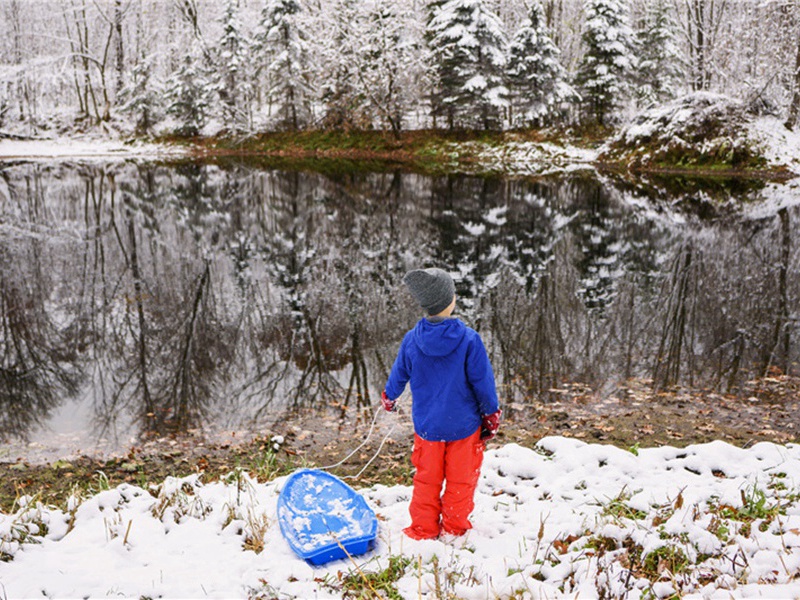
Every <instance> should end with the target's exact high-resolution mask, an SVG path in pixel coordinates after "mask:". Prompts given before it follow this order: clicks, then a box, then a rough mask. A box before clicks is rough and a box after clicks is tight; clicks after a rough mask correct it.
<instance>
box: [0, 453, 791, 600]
mask: <svg viewBox="0 0 800 600" xmlns="http://www.w3.org/2000/svg"><path fill="white" fill-rule="evenodd" d="M284 481H285V479H283V478H282V479H278V480H275V481H273V482H270V483H265V484H259V483H256V482H254V481H252V480H249V479H248V478H247V477H246V476H244V475H242V474H236V473H233V474H232V475H231V476H229V477H228V478H226V479H225V480H222V481H216V482H207V483H202V482H201V481H200V479H199V476H192V477H189V478H186V479H182V480H177V479H168V480H167V481H165V482H164V483H163V485H162V486H161V488H160V490H159V491H157V492H154V493H155V495H153V494H151V493H150V491H146V490H144V489H141V488H138V487H134V486H131V485H122V486H120V487H117V488H115V489H108V490H105V491H101V492H99V493H97V494H96V495H94V496H91V497H88V498H85V499H83V500H80V499H78V498H75V499H74V500H73V501H71V502H70V503H69V506H64V507H60V508H48V507H43V506H40V505H37V504H35V503H30V504H28V505H27V506H24V507H22V508H20V510H19V511H17V512H16V513H14V514H12V515H0V539H2V544H0V553H2V556H3V558H4V559H8V562H2V563H0V597H3V598H6V597H7V598H33V597H38V598H42V597H49V598H77V597H93V598H99V597H126V598H127V597H134V598H137V597H148V598H156V597H164V598H202V597H210V598H245V597H248V596H250V597H259V598H303V599H307V598H339V597H342V595H343V593H344V592H343V586H344V585H346V584H348V583H350V584H352V585H358V584H359V582H362V581H363V580H364V579H368V578H369V577H370V576H371V574H374V573H378V572H381V571H384V570H386V569H387V568H388V567H389V565H390V559H392V560H393V562H394V563H395V566H397V565H398V564H400V565H401V566H405V570H404V572H403V574H402V576H400V577H399V578H398V579H397V581H396V582H395V583H394V584H393V585H394V586H395V589H396V590H397V592H399V594H400V595H401V596H402V597H403V598H420V597H421V598H438V597H448V598H449V597H454V598H467V599H469V598H476V599H477V598H480V599H486V598H561V597H571V598H574V597H580V598H592V597H599V596H603V597H606V598H608V597H628V598H640V597H649V598H664V597H668V596H670V595H672V594H674V593H675V592H680V593H681V594H682V595H683V596H684V597H692V598H744V597H748V598H749V597H759V596H760V597H770V598H791V597H795V598H796V597H800V580H796V577H798V575H800V506H799V505H798V499H799V498H800V446H797V445H788V446H779V445H774V444H770V443H760V444H757V445H755V446H753V447H752V448H749V449H739V448H736V447H733V446H730V445H728V444H725V443H723V442H712V443H709V444H703V445H696V446H690V447H688V448H685V449H677V448H672V447H661V448H652V449H637V448H632V449H631V451H626V450H622V449H619V448H615V447H612V446H604V445H596V444H585V443H583V442H581V441H578V440H575V439H569V438H563V437H550V438H545V439H543V440H541V442H540V443H539V444H538V446H537V448H536V449H527V448H523V447H520V446H517V445H514V444H510V445H506V446H504V447H500V448H496V449H492V450H490V451H489V452H488V453H487V455H486V459H485V462H484V467H483V471H482V476H481V480H480V484H479V488H478V493H477V497H476V508H475V511H474V513H473V523H474V525H475V528H474V529H473V530H472V531H470V532H469V533H468V534H467V535H466V536H465V537H463V538H457V539H453V538H449V539H440V540H435V541H412V540H410V539H408V538H406V537H404V536H403V534H402V533H401V531H402V528H403V527H404V526H405V525H406V524H407V522H408V516H407V510H408V501H409V497H410V493H411V489H410V488H409V487H407V486H400V485H398V486H392V487H387V486H383V485H376V486H374V487H371V488H367V489H363V490H361V493H363V495H364V496H365V497H366V499H367V501H368V502H369V504H370V505H371V506H372V507H373V508H374V509H375V511H376V512H377V514H378V515H379V519H380V526H379V534H378V541H377V543H376V546H375V548H374V550H372V551H370V552H369V553H368V554H366V555H363V556H359V557H355V558H354V559H353V560H352V561H351V560H341V561H336V562H334V563H329V564H328V565H325V566H323V567H311V566H309V565H308V564H306V563H305V562H303V561H302V560H300V559H298V558H296V557H295V556H294V555H293V554H292V552H291V550H290V549H289V546H288V545H287V543H286V542H285V541H284V539H283V537H282V536H281V533H280V530H279V527H278V524H277V522H276V502H277V496H278V493H279V490H280V488H281V485H282V484H283V482H284ZM45 525H46V527H45ZM262 547H263V550H262V551H261V552H260V553H256V552H255V551H254V550H253V549H252V548H258V549H261V548H262ZM401 559H406V560H403V561H401ZM364 585H366V584H364ZM375 585H377V584H375Z"/></svg>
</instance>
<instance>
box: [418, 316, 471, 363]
mask: <svg viewBox="0 0 800 600" xmlns="http://www.w3.org/2000/svg"><path fill="white" fill-rule="evenodd" d="M466 331H467V327H466V325H464V323H462V322H461V321H460V320H459V319H445V320H444V321H439V322H438V323H432V322H430V321H429V320H428V319H421V320H420V321H419V323H417V325H416V326H415V327H414V334H413V335H414V337H413V339H414V343H415V344H416V345H417V347H418V348H419V349H420V351H421V352H422V353H423V354H426V355H427V356H447V355H448V354H450V353H451V352H452V351H453V350H455V349H456V348H457V347H458V345H459V344H460V343H461V340H462V339H463V337H464V334H465V333H466Z"/></svg>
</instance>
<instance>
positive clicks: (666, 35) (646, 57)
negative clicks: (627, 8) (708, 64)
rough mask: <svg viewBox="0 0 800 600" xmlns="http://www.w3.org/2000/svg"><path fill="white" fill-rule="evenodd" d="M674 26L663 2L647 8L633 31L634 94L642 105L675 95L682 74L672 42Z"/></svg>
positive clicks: (659, 0) (676, 48)
mask: <svg viewBox="0 0 800 600" xmlns="http://www.w3.org/2000/svg"><path fill="white" fill-rule="evenodd" d="M676 31H677V24H676V23H675V22H674V21H673V19H672V17H671V15H670V9H669V6H667V4H666V2H665V1H664V0H654V1H653V2H651V3H648V5H647V12H646V15H645V20H644V23H643V25H642V27H641V28H640V29H638V30H637V32H636V37H635V48H636V57H637V59H638V60H637V64H636V71H635V75H634V82H635V85H636V87H635V90H634V91H635V95H636V97H637V99H638V100H639V101H640V102H641V103H643V104H652V103H657V102H663V101H665V100H669V99H671V98H674V97H675V96H676V95H678V91H679V88H680V84H681V79H682V72H681V61H680V52H679V50H678V45H677V42H676V40H675V32H676Z"/></svg>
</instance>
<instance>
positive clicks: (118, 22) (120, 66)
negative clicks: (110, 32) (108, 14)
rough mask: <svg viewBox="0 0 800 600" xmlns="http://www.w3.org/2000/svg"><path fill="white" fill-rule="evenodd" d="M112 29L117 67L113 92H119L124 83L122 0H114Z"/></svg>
mask: <svg viewBox="0 0 800 600" xmlns="http://www.w3.org/2000/svg"><path fill="white" fill-rule="evenodd" d="M114 29H115V33H116V47H115V54H116V57H115V59H116V60H115V62H116V69H117V81H116V85H115V89H114V94H115V95H116V94H119V91H120V90H121V89H122V86H123V85H124V83H125V82H124V80H123V70H124V69H125V51H124V48H123V45H122V0H116V2H115V3H114Z"/></svg>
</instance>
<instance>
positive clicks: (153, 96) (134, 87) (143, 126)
mask: <svg viewBox="0 0 800 600" xmlns="http://www.w3.org/2000/svg"><path fill="white" fill-rule="evenodd" d="M162 95H163V89H162V87H161V85H160V84H159V83H158V82H157V81H155V80H154V78H153V59H152V56H146V55H142V56H141V57H140V58H139V60H138V61H137V62H136V65H134V67H133V70H132V71H131V75H130V82H129V83H128V84H127V85H126V86H124V87H123V88H122V89H121V90H120V93H119V98H118V102H119V103H120V106H119V110H120V112H121V113H123V114H128V115H130V116H131V117H133V119H134V120H135V127H136V132H137V133H141V134H147V133H149V132H150V130H151V129H152V127H153V125H154V124H155V122H156V121H157V120H158V119H159V118H160V117H161V116H163V114H162V109H163V103H162Z"/></svg>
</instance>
